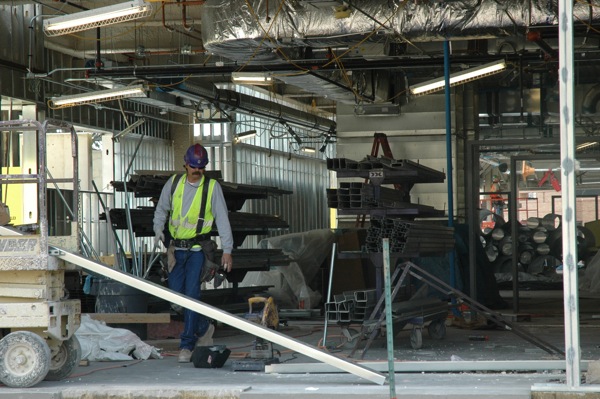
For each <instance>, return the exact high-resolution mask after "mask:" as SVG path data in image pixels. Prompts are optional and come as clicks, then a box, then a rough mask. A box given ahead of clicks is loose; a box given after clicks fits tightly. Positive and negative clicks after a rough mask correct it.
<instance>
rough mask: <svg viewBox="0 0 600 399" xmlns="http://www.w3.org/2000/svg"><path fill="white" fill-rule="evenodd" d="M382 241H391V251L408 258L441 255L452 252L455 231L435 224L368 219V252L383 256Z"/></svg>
mask: <svg viewBox="0 0 600 399" xmlns="http://www.w3.org/2000/svg"><path fill="white" fill-rule="evenodd" d="M382 238H389V239H390V251H391V252H393V253H398V254H405V255H411V256H423V255H433V254H443V253H446V252H448V251H450V250H451V249H452V248H454V229H453V228H451V227H446V226H442V225H440V224H434V223H417V222H407V221H404V220H401V219H390V218H371V226H370V227H369V229H367V238H366V242H365V246H366V250H367V252H383V248H382Z"/></svg>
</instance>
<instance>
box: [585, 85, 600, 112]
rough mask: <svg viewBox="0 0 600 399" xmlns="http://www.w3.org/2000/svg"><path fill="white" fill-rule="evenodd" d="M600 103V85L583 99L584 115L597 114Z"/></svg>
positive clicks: (594, 87)
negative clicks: (599, 103)
mask: <svg viewBox="0 0 600 399" xmlns="http://www.w3.org/2000/svg"><path fill="white" fill-rule="evenodd" d="M599 101H600V84H597V85H595V86H593V87H592V88H591V89H590V90H588V92H587V93H586V94H585V96H584V97H583V102H582V104H581V111H582V112H583V113H584V114H595V113H596V108H597V106H598V102H599Z"/></svg>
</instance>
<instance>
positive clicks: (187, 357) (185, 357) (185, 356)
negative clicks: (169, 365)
mask: <svg viewBox="0 0 600 399" xmlns="http://www.w3.org/2000/svg"><path fill="white" fill-rule="evenodd" d="M177 361H178V362H179V363H189V362H190V361H192V351H191V350H189V349H182V350H181V352H179V357H178V358H177Z"/></svg>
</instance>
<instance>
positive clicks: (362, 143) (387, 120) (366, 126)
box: [336, 90, 464, 211]
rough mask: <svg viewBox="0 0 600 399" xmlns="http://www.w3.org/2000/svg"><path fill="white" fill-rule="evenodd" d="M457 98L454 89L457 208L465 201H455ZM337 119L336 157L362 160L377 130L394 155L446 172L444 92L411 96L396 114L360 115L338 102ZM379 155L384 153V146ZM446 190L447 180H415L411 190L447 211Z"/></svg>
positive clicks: (418, 198)
mask: <svg viewBox="0 0 600 399" xmlns="http://www.w3.org/2000/svg"><path fill="white" fill-rule="evenodd" d="M455 100H456V97H455V95H454V90H453V95H452V114H451V123H452V159H453V161H452V162H453V182H454V187H455V188H454V207H455V210H456V208H461V207H462V205H458V204H457V201H456V198H457V197H456V195H457V194H456V193H457V189H456V181H457V180H456V177H457V164H456V159H457V156H456V154H457V144H458V142H457V136H456V131H457V128H456V123H457V117H456V112H455V108H456V102H455ZM337 123H338V133H337V137H338V141H337V154H336V157H338V158H348V159H352V160H356V161H360V160H362V159H363V158H365V157H366V156H367V155H370V153H371V149H372V146H373V134H374V133H376V132H378V133H385V134H386V135H387V137H388V142H389V144H390V149H391V151H392V155H393V157H394V159H408V160H411V161H413V162H419V163H420V164H422V165H424V166H427V167H429V168H432V169H435V170H438V171H443V172H446V173H447V164H446V114H445V99H444V94H443V92H442V93H441V94H430V95H427V96H422V97H417V98H414V99H411V100H410V101H409V102H408V104H405V105H404V106H402V108H401V114H400V115H397V116H377V117H374V116H368V117H366V116H357V115H355V114H354V107H353V106H348V105H338V115H337ZM461 123H462V122H461ZM379 155H380V156H381V155H383V152H382V150H381V149H380V150H379ZM461 169H462V164H461ZM460 173H462V170H460ZM461 184H464V181H463V180H461ZM447 193H448V188H447V183H446V182H444V183H422V184H415V186H414V187H413V189H412V190H411V201H412V202H413V203H420V204H423V205H429V206H433V207H435V208H436V209H442V210H445V211H447V210H448V195H447ZM461 198H462V197H461Z"/></svg>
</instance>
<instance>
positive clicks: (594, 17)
mask: <svg viewBox="0 0 600 399" xmlns="http://www.w3.org/2000/svg"><path fill="white" fill-rule="evenodd" d="M319 3H321V4H323V6H319ZM332 3H336V2H332V1H327V2H319V1H300V0H297V1H289V2H268V1H267V2H265V1H262V0H250V1H246V2H235V1H229V0H208V1H206V3H205V4H204V5H203V6H202V13H201V16H202V39H203V41H204V47H205V48H206V49H207V50H208V51H209V52H212V53H214V54H218V55H222V56H225V57H227V58H230V59H235V60H249V59H251V60H253V61H257V62H258V61H267V60H277V59H279V58H278V56H277V54H276V51H275V50H276V49H284V50H285V49H286V48H294V47H312V48H326V47H346V46H351V45H355V44H357V43H359V41H361V40H364V39H365V38H366V37H367V36H368V35H371V36H370V37H369V40H370V41H372V42H381V41H385V40H390V41H398V40H399V39H400V40H410V41H415V42H416V41H421V42H425V41H435V40H446V39H448V38H450V39H463V40H465V39H484V38H493V37H503V36H509V35H514V34H515V33H516V32H518V31H520V32H524V29H525V28H531V27H557V26H558V9H557V7H556V2H554V1H547V0H528V1H521V0H507V1H501V2H500V1H496V0H463V1H418V2H417V1H412V2H407V1H403V0H370V1H360V2H341V1H340V2H337V3H339V5H340V6H342V4H343V3H345V4H349V5H350V6H349V12H346V13H344V14H343V15H340V13H339V12H337V11H336V8H335V7H332ZM599 5H600V1H598V0H590V2H589V3H584V2H575V4H574V5H573V7H574V18H575V20H581V21H586V22H587V23H589V24H593V23H594V22H598V20H599V19H600V14H598V13H593V12H591V11H590V10H593V9H596V8H597V7H598V6H599ZM353 6H354V7H353ZM374 30H377V33H376V34H374V35H372V32H373V31H374ZM265 32H268V35H269V36H270V38H266V34H265ZM382 35H383V36H384V37H382Z"/></svg>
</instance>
